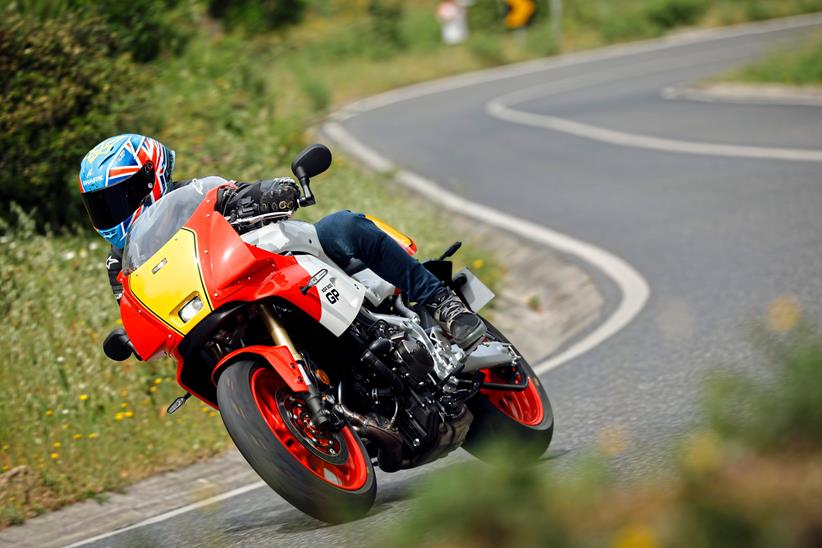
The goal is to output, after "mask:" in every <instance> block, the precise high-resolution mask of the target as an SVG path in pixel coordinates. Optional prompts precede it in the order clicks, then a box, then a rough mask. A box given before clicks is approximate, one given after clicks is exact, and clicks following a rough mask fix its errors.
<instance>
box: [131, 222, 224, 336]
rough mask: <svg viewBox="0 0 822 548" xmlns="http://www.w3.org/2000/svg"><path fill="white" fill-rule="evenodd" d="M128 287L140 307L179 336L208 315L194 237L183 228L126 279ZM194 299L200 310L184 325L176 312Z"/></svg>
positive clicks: (209, 308) (206, 294) (189, 231)
mask: <svg viewBox="0 0 822 548" xmlns="http://www.w3.org/2000/svg"><path fill="white" fill-rule="evenodd" d="M129 287H130V288H131V292H132V293H133V294H134V296H135V297H137V299H138V300H139V301H140V303H142V305H143V306H145V307H146V308H147V309H148V310H149V311H150V312H151V313H152V314H154V315H155V316H157V317H158V318H159V319H160V320H161V321H162V322H163V323H165V324H166V325H168V326H169V327H170V328H172V329H173V330H174V331H176V332H177V333H179V334H181V335H185V334H187V333H188V332H189V331H191V329H192V328H193V327H194V326H195V325H197V324H198V323H199V322H200V320H202V319H203V318H205V317H206V316H208V315H209V314H210V313H211V311H212V306H211V301H210V300H209V298H208V292H207V291H206V288H205V284H204V283H203V277H202V273H201V272H200V262H199V260H198V258H197V237H196V235H195V234H194V232H192V231H191V230H189V229H187V228H182V229H180V230H179V231H178V232H177V233H176V234H175V235H174V236H172V237H171V239H170V240H169V241H168V242H167V243H166V244H165V245H164V246H163V247H161V248H160V250H159V251H157V253H155V254H154V255H153V256H152V257H151V258H150V259H149V260H147V261H146V262H145V263H143V265H142V266H140V268H138V269H137V270H135V271H134V272H132V273H131V274H130V275H129ZM195 297H199V298H200V300H201V301H202V302H203V307H202V308H201V309H200V310H199V311H198V312H197V313H196V314H195V315H194V316H193V317H192V318H191V319H190V320H189V321H188V322H184V321H183V320H182V318H180V310H181V309H182V308H183V307H184V306H185V305H186V304H188V303H189V302H190V301H191V300H192V299H194V298H195Z"/></svg>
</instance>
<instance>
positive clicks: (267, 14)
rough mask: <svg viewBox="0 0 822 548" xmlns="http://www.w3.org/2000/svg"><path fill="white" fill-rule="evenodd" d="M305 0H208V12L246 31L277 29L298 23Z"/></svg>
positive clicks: (233, 26) (227, 24)
mask: <svg viewBox="0 0 822 548" xmlns="http://www.w3.org/2000/svg"><path fill="white" fill-rule="evenodd" d="M305 7H306V2H305V0H208V13H209V15H211V16H212V17H216V18H217V19H220V20H222V21H223V23H224V24H225V25H226V27H228V28H235V27H240V28H243V29H245V30H247V31H249V32H261V31H265V30H272V29H278V28H281V27H284V26H287V25H293V24H295V23H299V22H300V20H301V19H302V16H303V13H304V12H305Z"/></svg>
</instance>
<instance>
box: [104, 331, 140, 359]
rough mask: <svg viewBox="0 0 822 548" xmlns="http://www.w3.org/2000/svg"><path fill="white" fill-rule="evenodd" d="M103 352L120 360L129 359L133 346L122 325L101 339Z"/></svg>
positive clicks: (111, 357)
mask: <svg viewBox="0 0 822 548" xmlns="http://www.w3.org/2000/svg"><path fill="white" fill-rule="evenodd" d="M103 352H104V353H105V355H106V356H108V357H109V359H111V360H114V361H116V362H122V361H125V360H127V359H129V358H130V357H131V355H132V353H134V354H135V355H136V353H135V352H134V347H133V346H132V345H131V341H130V340H129V339H128V335H126V332H125V330H124V329H123V328H122V327H118V328H116V329H114V330H113V331H112V332H111V333H109V334H108V336H107V337H106V340H105V341H103Z"/></svg>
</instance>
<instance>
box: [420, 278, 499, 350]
mask: <svg viewBox="0 0 822 548" xmlns="http://www.w3.org/2000/svg"><path fill="white" fill-rule="evenodd" d="M426 307H427V308H428V310H429V312H431V315H432V316H433V317H434V319H435V320H436V321H437V322H438V323H439V324H440V327H442V328H443V330H445V332H446V333H447V334H448V335H450V336H451V338H452V339H453V340H454V342H455V343H456V344H457V345H458V346H459V347H460V348H462V349H463V350H467V349H468V348H471V347H472V346H474V345H475V344H476V343H477V342H478V341H479V340H480V339H482V337H484V336H485V330H486V327H485V323H484V322H483V321H482V320H481V319H480V318H479V316H477V315H476V314H474V313H473V312H471V310H470V309H469V308H468V307H467V306H465V303H463V302H462V300H461V299H460V298H459V297H457V296H456V295H455V294H454V293H453V292H452V291H451V290H449V289H445V290H443V291H440V292H439V293H437V294H436V295H434V297H433V298H432V299H431V300H430V301H429V302H428V303H427V304H426Z"/></svg>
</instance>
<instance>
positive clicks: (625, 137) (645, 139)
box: [486, 99, 822, 162]
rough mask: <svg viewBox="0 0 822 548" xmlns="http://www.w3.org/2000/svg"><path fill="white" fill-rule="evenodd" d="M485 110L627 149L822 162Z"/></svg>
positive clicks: (815, 156) (788, 151) (817, 153)
mask: <svg viewBox="0 0 822 548" xmlns="http://www.w3.org/2000/svg"><path fill="white" fill-rule="evenodd" d="M486 110H487V112H488V114H490V115H491V116H493V117H495V118H498V119H500V120H505V121H507V122H512V123H515V124H522V125H527V126H533V127H539V128H543V129H549V130H553V131H558V132H560V133H566V134H568V135H574V136H576V137H583V138H586V139H591V140H594V141H600V142H603V143H609V144H612V145H619V146H624V147H633V148H642V149H646V150H656V151H661V152H673V153H679V154H698V155H700V156H722V157H726V158H753V159H760V160H784V161H793V162H822V150H812V149H801V148H773V147H758V146H742V145H726V144H719V143H703V142H698V141H683V140H678V139H666V138H663V137H652V136H650V135H641V134H638V133H628V132H625V131H616V130H613V129H606V128H602V127H598V126H593V125H591V124H585V123H582V122H575V121H574V120H568V119H566V118H559V117H557V116H549V115H546V114H535V113H533V112H525V111H521V110H515V109H512V108H510V107H509V106H507V105H506V104H505V103H504V102H502V101H499V100H496V99H495V100H493V101H491V102H489V103H488V104H487V105H486Z"/></svg>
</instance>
